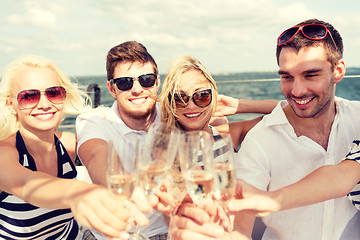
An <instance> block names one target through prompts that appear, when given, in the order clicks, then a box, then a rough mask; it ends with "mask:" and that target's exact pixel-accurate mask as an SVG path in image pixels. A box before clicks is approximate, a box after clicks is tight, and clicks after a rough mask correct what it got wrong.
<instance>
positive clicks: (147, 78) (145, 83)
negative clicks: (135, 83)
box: [139, 74, 156, 88]
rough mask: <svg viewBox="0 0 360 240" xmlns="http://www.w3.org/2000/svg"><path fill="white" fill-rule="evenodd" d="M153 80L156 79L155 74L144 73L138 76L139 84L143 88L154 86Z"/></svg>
mask: <svg viewBox="0 0 360 240" xmlns="http://www.w3.org/2000/svg"><path fill="white" fill-rule="evenodd" d="M155 81H156V75H155V74H146V75H141V76H139V82H140V85H141V86H142V87H144V88H149V87H152V86H154V84H155Z"/></svg>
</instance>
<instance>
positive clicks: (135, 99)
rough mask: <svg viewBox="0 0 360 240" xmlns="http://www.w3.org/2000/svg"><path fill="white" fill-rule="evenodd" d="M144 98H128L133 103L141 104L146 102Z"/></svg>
mask: <svg viewBox="0 0 360 240" xmlns="http://www.w3.org/2000/svg"><path fill="white" fill-rule="evenodd" d="M146 99H147V98H144V97H142V98H132V99H129V101H130V102H131V103H133V104H135V105H141V104H144V103H145V102H146Z"/></svg>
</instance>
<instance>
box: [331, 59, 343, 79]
mask: <svg viewBox="0 0 360 240" xmlns="http://www.w3.org/2000/svg"><path fill="white" fill-rule="evenodd" d="M345 72H346V67H345V62H344V59H340V60H339V61H338V63H337V65H336V66H335V68H334V84H336V83H338V82H340V81H341V80H342V79H343V77H344V75H345Z"/></svg>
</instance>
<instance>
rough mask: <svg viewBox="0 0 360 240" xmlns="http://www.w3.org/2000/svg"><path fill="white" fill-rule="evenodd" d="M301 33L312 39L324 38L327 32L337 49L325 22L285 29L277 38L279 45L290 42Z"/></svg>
mask: <svg viewBox="0 0 360 240" xmlns="http://www.w3.org/2000/svg"><path fill="white" fill-rule="evenodd" d="M300 31H301V33H302V34H303V35H304V36H305V37H306V38H308V39H311V40H323V39H324V38H325V37H326V35H327V34H329V36H330V38H331V40H332V42H333V43H334V46H335V48H336V49H337V46H336V43H335V41H334V38H333V37H332V35H331V33H330V31H329V29H327V27H326V26H325V25H323V24H317V23H312V24H305V25H302V26H295V27H292V28H289V29H287V30H285V31H284V32H283V33H281V34H280V36H279V37H278V39H277V45H278V46H281V45H284V44H286V43H288V42H289V41H290V40H291V39H292V38H293V37H294V36H295V35H296V34H298V33H299V32H300Z"/></svg>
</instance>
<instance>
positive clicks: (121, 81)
mask: <svg viewBox="0 0 360 240" xmlns="http://www.w3.org/2000/svg"><path fill="white" fill-rule="evenodd" d="M114 81H115V83H116V86H117V88H118V89H119V90H121V91H127V90H130V89H131V88H132V87H133V84H134V80H133V79H132V78H131V77H121V78H117V79H114Z"/></svg>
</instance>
